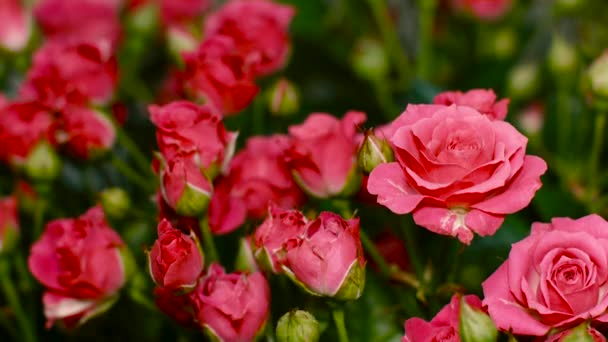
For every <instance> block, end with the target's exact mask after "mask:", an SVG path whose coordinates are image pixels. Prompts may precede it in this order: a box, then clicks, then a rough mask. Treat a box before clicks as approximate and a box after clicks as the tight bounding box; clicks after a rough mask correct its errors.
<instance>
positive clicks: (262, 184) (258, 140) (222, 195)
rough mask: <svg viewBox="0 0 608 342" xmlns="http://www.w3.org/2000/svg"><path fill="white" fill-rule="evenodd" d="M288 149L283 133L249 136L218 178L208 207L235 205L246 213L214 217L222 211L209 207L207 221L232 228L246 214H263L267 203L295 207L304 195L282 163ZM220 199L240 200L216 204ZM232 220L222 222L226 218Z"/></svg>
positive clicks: (255, 217) (262, 215)
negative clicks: (225, 170) (267, 135)
mask: <svg viewBox="0 0 608 342" xmlns="http://www.w3.org/2000/svg"><path fill="white" fill-rule="evenodd" d="M288 148H289V138H288V137H287V136H283V135H274V136H270V137H251V138H249V139H248V140H247V144H246V146H245V148H244V149H243V150H241V151H240V152H239V153H237V154H236V155H235V157H234V159H232V161H231V162H230V165H229V168H228V175H227V176H226V177H223V178H221V179H219V180H218V182H217V183H216V187H215V192H214V195H213V199H212V200H211V204H210V206H211V207H214V208H216V207H217V208H220V207H227V206H234V207H238V208H245V210H246V215H239V217H240V219H239V220H233V219H234V218H236V217H235V216H234V215H223V216H222V217H215V214H218V213H225V211H220V210H211V211H210V214H213V215H214V217H210V221H212V222H214V225H216V226H222V227H224V228H223V229H218V230H222V231H232V230H234V229H236V228H237V227H238V226H240V225H241V224H243V223H244V221H245V216H246V217H250V218H254V219H258V218H262V217H264V215H265V214H266V212H267V210H268V203H270V202H273V203H275V204H277V205H279V206H281V207H284V208H294V207H298V206H300V205H301V204H303V203H304V201H305V195H304V193H303V192H302V190H300V187H299V186H298V185H297V184H296V182H295V181H294V179H293V176H292V175H291V172H290V171H289V168H288V167H287V164H286V163H285V160H284V158H283V154H284V153H285V151H286V150H287V149H288ZM222 201H231V202H235V201H236V202H240V203H218V202H222ZM227 220H228V221H231V222H225V221H227Z"/></svg>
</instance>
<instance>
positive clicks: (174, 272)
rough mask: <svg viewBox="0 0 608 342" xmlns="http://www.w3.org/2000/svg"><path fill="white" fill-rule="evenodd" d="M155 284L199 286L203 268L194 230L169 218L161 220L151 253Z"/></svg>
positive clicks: (176, 287)
mask: <svg viewBox="0 0 608 342" xmlns="http://www.w3.org/2000/svg"><path fill="white" fill-rule="evenodd" d="M148 260H149V267H150V273H151V275H152V279H154V282H155V283H156V285H158V286H160V287H164V288H167V289H173V290H189V289H192V288H194V287H195V286H196V283H197V280H198V277H199V275H200V274H201V273H202V271H203V266H204V263H203V254H202V251H201V248H200V246H199V244H198V240H197V238H196V236H195V235H194V233H192V232H190V234H189V235H186V234H184V233H183V232H182V231H181V230H179V229H175V228H173V226H171V223H169V221H167V220H162V221H160V223H159V224H158V239H157V240H156V242H154V245H153V246H152V249H151V250H150V253H149V254H148Z"/></svg>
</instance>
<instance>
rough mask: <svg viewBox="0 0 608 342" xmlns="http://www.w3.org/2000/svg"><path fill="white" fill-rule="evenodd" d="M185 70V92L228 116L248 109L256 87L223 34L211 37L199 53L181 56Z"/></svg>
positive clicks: (239, 57)
mask: <svg viewBox="0 0 608 342" xmlns="http://www.w3.org/2000/svg"><path fill="white" fill-rule="evenodd" d="M183 58H184V62H185V63H186V70H185V71H184V72H183V73H182V75H181V76H180V78H181V79H182V80H183V87H184V90H185V92H186V93H187V94H188V95H189V96H191V97H193V98H195V99H200V100H204V101H205V102H208V103H210V104H211V105H213V106H214V107H215V108H217V109H219V110H220V111H221V112H222V114H224V115H230V114H234V113H237V112H240V111H241V110H243V109H244V108H245V107H247V106H248V105H249V104H250V103H251V101H253V98H254V97H255V96H256V95H257V93H258V91H259V88H258V86H257V85H256V84H255V82H254V75H253V74H252V72H251V70H250V68H249V66H248V64H247V63H246V60H245V59H244V58H243V57H242V56H240V55H238V54H237V52H236V43H235V42H234V41H233V39H232V38H230V37H228V36H224V35H214V36H210V37H208V38H207V39H205V40H204V41H203V43H202V44H201V45H200V47H199V49H198V51H195V52H192V53H185V54H184V55H183Z"/></svg>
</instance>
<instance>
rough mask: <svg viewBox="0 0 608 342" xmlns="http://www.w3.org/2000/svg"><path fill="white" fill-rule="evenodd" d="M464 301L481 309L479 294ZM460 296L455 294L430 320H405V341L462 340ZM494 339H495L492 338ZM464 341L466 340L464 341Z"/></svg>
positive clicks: (455, 341)
mask: <svg viewBox="0 0 608 342" xmlns="http://www.w3.org/2000/svg"><path fill="white" fill-rule="evenodd" d="M464 301H466V304H468V305H469V306H470V307H471V308H474V309H476V310H480V309H481V300H480V299H479V298H477V296H474V295H469V296H465V297H464ZM460 302H461V301H460V298H459V296H458V295H454V296H453V297H452V300H451V301H450V303H449V304H448V305H446V306H444V307H443V309H441V311H439V313H437V315H435V317H433V319H432V320H431V321H430V322H427V321H425V320H423V319H421V318H418V317H414V318H410V319H408V320H407V321H405V336H403V340H402V341H403V342H420V341H451V342H452V341H453V342H460V341H461V338H460V336H461V332H460V328H459V326H460V316H461V308H460ZM492 341H495V339H494V340H492ZM463 342H464V341H463Z"/></svg>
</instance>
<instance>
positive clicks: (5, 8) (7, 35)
mask: <svg viewBox="0 0 608 342" xmlns="http://www.w3.org/2000/svg"><path fill="white" fill-rule="evenodd" d="M31 21H32V20H31V16H30V14H29V13H27V11H26V9H25V8H24V6H23V4H22V1H20V0H3V1H0V22H1V23H2V25H0V48H3V49H6V50H8V51H11V52H19V51H22V50H23V49H25V47H26V46H27V43H28V42H29V40H30V37H31V35H32V23H31Z"/></svg>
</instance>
